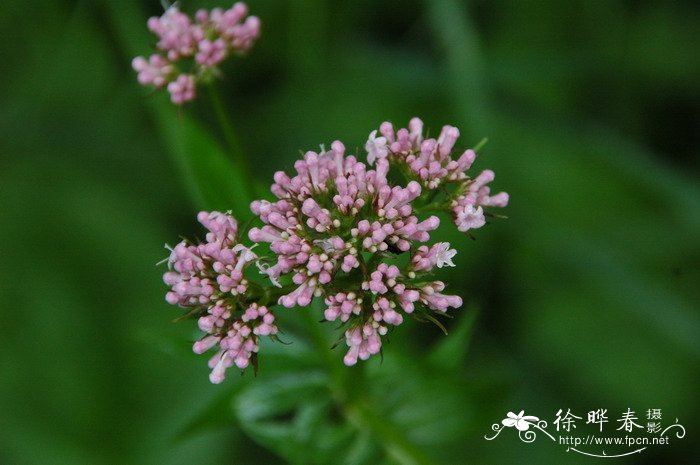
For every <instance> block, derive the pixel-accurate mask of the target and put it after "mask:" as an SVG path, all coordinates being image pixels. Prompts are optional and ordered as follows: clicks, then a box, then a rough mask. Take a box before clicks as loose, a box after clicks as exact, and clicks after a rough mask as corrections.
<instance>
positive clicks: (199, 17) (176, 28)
mask: <svg viewBox="0 0 700 465" xmlns="http://www.w3.org/2000/svg"><path fill="white" fill-rule="evenodd" d="M247 14H248V7H247V6H246V5H245V4H244V3H241V2H238V3H236V4H234V5H233V6H232V7H231V8H229V9H228V10H223V9H221V8H214V9H213V10H211V11H207V10H199V11H197V13H196V14H195V17H194V21H193V20H191V19H190V17H189V16H187V15H186V14H184V13H182V12H181V11H180V10H179V9H178V7H177V6H176V5H173V6H171V7H170V8H168V9H167V10H166V11H165V13H163V15H162V16H160V17H152V18H150V19H149V20H148V29H149V30H150V31H151V32H152V33H153V34H155V35H156V36H157V37H158V43H157V44H156V47H157V49H158V52H157V53H154V54H152V55H151V56H150V57H148V58H145V57H141V56H140V57H136V58H134V60H133V61H132V67H133V68H134V70H135V71H136V72H137V73H138V81H139V83H140V84H142V85H144V86H154V87H155V88H157V89H160V88H162V87H166V86H167V89H168V92H169V93H170V99H171V100H172V102H173V103H174V104H176V105H182V104H183V103H186V102H189V101H191V100H193V99H194V98H195V96H196V86H197V84H198V83H200V82H203V83H207V82H210V81H211V80H212V79H213V78H215V77H216V76H217V74H218V68H217V67H218V65H219V64H220V63H222V62H223V61H224V60H225V59H226V58H228V56H230V55H232V54H238V55H240V54H243V53H245V52H247V51H248V50H250V48H251V47H252V46H253V44H254V42H255V40H256V39H257V38H258V36H259V35H260V20H259V19H258V18H257V17H256V16H248V17H247V18H246V15H247Z"/></svg>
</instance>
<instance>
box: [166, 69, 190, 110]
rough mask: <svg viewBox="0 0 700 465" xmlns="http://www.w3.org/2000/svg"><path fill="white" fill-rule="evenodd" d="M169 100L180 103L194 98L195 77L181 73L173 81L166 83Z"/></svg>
mask: <svg viewBox="0 0 700 465" xmlns="http://www.w3.org/2000/svg"><path fill="white" fill-rule="evenodd" d="M168 92H170V100H172V102H173V103H174V104H175V105H182V104H183V103H185V102H189V101H190V100H194V96H195V78H194V76H189V75H186V74H181V75H179V76H178V77H177V79H175V80H174V81H173V82H171V83H170V84H168Z"/></svg>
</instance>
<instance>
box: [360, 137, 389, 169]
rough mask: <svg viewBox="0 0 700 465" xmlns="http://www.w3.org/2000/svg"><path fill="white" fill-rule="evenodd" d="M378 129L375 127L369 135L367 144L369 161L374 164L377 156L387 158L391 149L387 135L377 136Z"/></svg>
mask: <svg viewBox="0 0 700 465" xmlns="http://www.w3.org/2000/svg"><path fill="white" fill-rule="evenodd" d="M376 136H377V130H376V129H375V130H374V131H372V132H371V133H370V135H369V139H368V140H367V143H366V144H365V150H367V162H368V163H369V164H370V165H373V164H374V161H375V160H376V159H377V158H386V156H387V155H389V149H388V148H387V146H386V137H376Z"/></svg>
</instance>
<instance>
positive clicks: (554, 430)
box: [484, 408, 685, 458]
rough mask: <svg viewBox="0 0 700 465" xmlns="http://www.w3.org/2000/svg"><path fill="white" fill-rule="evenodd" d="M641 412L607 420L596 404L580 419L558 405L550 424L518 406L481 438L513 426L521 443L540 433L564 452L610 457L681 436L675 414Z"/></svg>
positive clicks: (606, 415) (530, 441)
mask: <svg viewBox="0 0 700 465" xmlns="http://www.w3.org/2000/svg"><path fill="white" fill-rule="evenodd" d="M641 416H642V417H643V418H644V419H643V420H640V419H639V418H638V416H637V414H636V413H635V412H634V411H633V410H632V409H631V408H628V409H627V410H626V411H623V412H621V413H620V415H619V418H616V419H615V421H614V422H610V419H609V416H608V410H607V409H604V408H599V409H596V410H591V411H589V412H587V414H586V421H585V422H584V421H583V416H578V415H576V414H574V413H573V412H572V411H571V409H566V412H564V410H563V409H559V411H557V413H556V415H555V418H554V421H552V424H551V426H550V425H549V424H548V423H547V421H546V420H541V419H540V418H539V417H536V416H533V415H525V411H524V410H521V411H520V413H518V414H515V413H513V412H508V414H507V415H506V417H505V418H504V419H503V420H501V422H500V423H494V424H493V425H491V430H492V431H493V432H494V433H492V434H491V436H489V434H486V435H484V439H486V440H487V441H493V440H494V439H496V438H497V437H498V436H499V435H500V434H501V432H502V431H504V430H510V429H513V430H516V431H517V432H518V437H519V438H520V440H521V441H522V442H524V443H532V442H535V440H537V438H538V437H544V438H547V440H549V441H552V442H554V443H555V444H557V445H564V446H566V452H574V453H577V454H581V455H587V456H589V457H600V458H611V457H624V456H626V455H632V454H640V453H642V452H643V451H644V450H646V449H647V448H648V447H654V446H666V445H668V444H670V443H671V441H672V440H676V439H683V438H684V437H685V427H684V426H683V425H681V424H680V423H678V418H676V419H675V422H674V423H671V424H664V423H663V418H662V417H663V414H662V411H661V409H647V410H646V412H645V414H643V415H641ZM644 423H645V424H644ZM579 427H580V428H579ZM674 436H675V438H674ZM640 446H641V447H640Z"/></svg>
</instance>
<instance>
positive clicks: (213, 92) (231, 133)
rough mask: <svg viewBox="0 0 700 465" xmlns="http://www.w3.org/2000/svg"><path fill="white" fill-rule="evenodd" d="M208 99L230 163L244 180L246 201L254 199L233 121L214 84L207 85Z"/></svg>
mask: <svg viewBox="0 0 700 465" xmlns="http://www.w3.org/2000/svg"><path fill="white" fill-rule="evenodd" d="M207 87H209V98H210V100H211V103H212V106H213V107H214V113H215V114H216V119H217V121H218V122H219V127H220V128H221V132H222V134H223V136H224V141H225V142H226V145H227V147H228V150H229V152H230V154H231V158H232V161H233V163H234V165H235V168H236V169H237V170H238V171H239V172H240V173H241V175H242V176H241V178H242V179H243V180H244V183H245V189H246V192H247V194H248V200H252V199H254V198H255V189H254V186H253V177H252V176H251V169H250V166H249V165H248V159H247V158H246V157H245V154H244V153H243V148H242V147H241V144H240V142H239V141H238V137H237V136H236V132H235V130H234V125H233V121H232V120H231V117H230V116H229V114H228V111H227V110H226V106H225V105H224V102H223V99H222V98H221V92H220V91H219V87H218V86H217V84H216V82H212V83H211V84H209V86H207Z"/></svg>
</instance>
